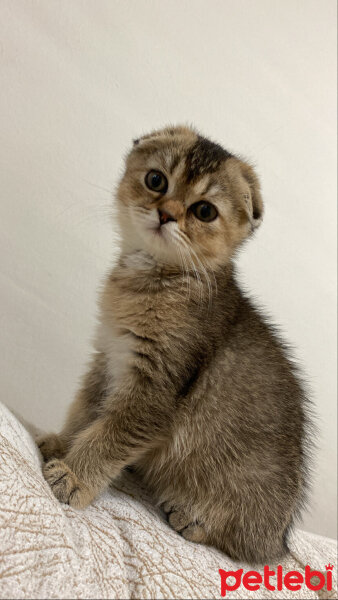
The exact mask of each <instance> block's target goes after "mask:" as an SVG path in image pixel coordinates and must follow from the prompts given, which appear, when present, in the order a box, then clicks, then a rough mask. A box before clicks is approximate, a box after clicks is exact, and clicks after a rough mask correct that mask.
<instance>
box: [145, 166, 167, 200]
mask: <svg viewBox="0 0 338 600" xmlns="http://www.w3.org/2000/svg"><path fill="white" fill-rule="evenodd" d="M145 184H146V186H147V187H148V188H149V189H150V190H152V191H153V192H159V193H161V194H165V193H166V191H167V189H168V180H167V178H166V177H165V175H163V173H161V171H149V173H147V175H146V177H145Z"/></svg>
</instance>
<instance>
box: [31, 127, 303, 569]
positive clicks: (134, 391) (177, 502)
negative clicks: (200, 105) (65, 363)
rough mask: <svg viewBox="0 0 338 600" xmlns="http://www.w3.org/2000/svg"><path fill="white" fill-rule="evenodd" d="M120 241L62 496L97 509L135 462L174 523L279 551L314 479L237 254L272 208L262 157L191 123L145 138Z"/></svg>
mask: <svg viewBox="0 0 338 600" xmlns="http://www.w3.org/2000/svg"><path fill="white" fill-rule="evenodd" d="M117 204H118V221H119V226H120V230H121V234H122V246H121V253H120V258H119V261H118V263H117V265H116V266H115V267H114V269H113V270H112V272H111V273H110V275H109V277H108V278H107V281H106V283H105V288H104V291H103V293H102V297H101V300H100V326H99V330H98V335H97V340H96V347H95V354H94V356H93V359H92V363H91V366H90V369H89V371H88V374H87V375H86V377H85V378H84V381H83V385H82V388H81V389H80V391H79V393H78V396H77V398H76V399H75V402H74V404H73V405H72V407H71V409H70V412H69V415H68V419H67V421H66V425H65V427H64V429H63V430H62V432H61V433H60V435H58V436H57V435H50V436H48V437H47V438H45V439H42V440H40V442H39V447H40V449H41V452H42V454H43V456H44V459H45V461H47V462H46V464H45V465H44V475H45V478H46V480H47V481H48V482H49V484H50V486H51V488H52V490H53V493H54V494H55V496H56V497H57V498H58V499H59V500H60V501H61V502H66V503H68V504H70V505H71V506H73V507H76V508H83V507H85V506H87V505H88V504H89V503H90V502H92V501H93V500H94V498H95V497H96V496H97V495H98V494H100V492H102V490H104V489H105V488H106V487H107V486H108V484H109V482H110V481H111V479H112V478H114V477H116V476H117V475H118V474H119V473H120V472H121V470H122V469H123V468H125V467H126V466H128V465H129V466H131V465H133V468H134V469H135V470H136V471H137V472H138V474H139V475H140V476H141V477H142V480H143V481H144V483H145V484H146V486H147V487H148V489H149V490H150V491H151V493H152V495H153V497H154V499H155V501H156V502H157V503H158V504H161V505H162V506H163V507H164V510H165V511H166V512H167V513H168V515H169V516H168V519H169V523H170V525H171V526H172V527H173V528H174V529H175V530H176V531H178V532H180V533H181V534H182V536H183V537H184V538H185V539H187V540H191V541H195V542H203V543H206V544H211V545H214V546H216V547H217V548H219V549H220V550H223V551H224V552H226V553H227V554H229V555H230V556H231V557H233V558H234V559H244V560H247V561H251V562H264V561H267V560H269V561H271V560H273V559H275V558H277V557H279V556H280V555H281V554H282V553H283V552H284V551H285V549H286V539H287V533H288V530H289V529H290V526H291V524H292V522H293V518H294V515H295V514H296V513H297V512H298V509H299V506H300V504H301V502H302V499H303V491H304V473H305V471H304V438H305V433H306V430H307V418H306V411H305V406H306V398H305V393H304V391H303V389H302V386H301V384H300V381H299V378H298V376H297V373H296V371H295V368H294V366H293V363H292V362H290V360H289V359H288V357H287V354H286V350H285V347H284V346H283V344H282V343H281V342H280V340H279V339H278V337H277V336H276V334H275V332H274V330H273V329H272V328H271V327H270V326H269V325H268V324H267V322H266V321H265V319H264V318H262V316H261V315H260V314H259V312H258V310H257V309H256V308H255V307H253V306H252V304H251V302H250V300H248V298H247V297H246V296H244V295H243V293H242V292H241V291H240V289H239V288H238V285H237V283H236V281H235V279H234V275H233V264H232V257H233V256H234V252H235V250H236V249H237V248H238V246H239V245H240V244H241V243H242V242H243V241H244V240H245V239H246V238H247V237H248V236H250V234H251V233H252V232H253V231H254V230H255V229H256V228H257V227H258V225H259V224H260V222H261V219H262V214H263V204H262V198H261V193H260V186H259V182H258V179H257V176H256V175H255V173H254V171H253V169H252V168H251V167H250V166H249V165H248V164H246V163H245V162H243V161H242V160H239V159H238V158H237V157H236V156H234V155H232V154H230V153H229V152H227V151H226V150H224V149H223V148H222V147H221V146H219V145H218V144H214V143H213V142H211V141H209V140H207V139H205V138H203V137H201V136H200V135H198V134H197V133H196V132H195V131H194V130H192V129H190V128H187V127H173V128H167V129H163V130H161V131H155V132H153V133H151V134H149V135H146V136H144V137H142V138H140V139H139V140H136V141H135V142H134V146H133V148H132V149H131V151H130V153H129V155H128V157H127V159H126V170H125V173H124V175H123V177H122V180H121V182H120V185H119V188H118V192H117Z"/></svg>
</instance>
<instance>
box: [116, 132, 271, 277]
mask: <svg viewBox="0 0 338 600" xmlns="http://www.w3.org/2000/svg"><path fill="white" fill-rule="evenodd" d="M118 201H119V221H120V226H121V230H122V238H123V244H124V247H125V249H128V250H136V249H139V250H145V251H146V252H148V253H149V254H151V255H152V256H153V257H154V259H155V260H158V261H161V262H164V263H166V264H169V265H176V266H180V267H182V268H183V269H184V268H188V267H189V268H190V267H191V268H194V267H195V268H196V267H197V268H198V267H199V266H204V267H208V268H212V269H215V268H217V267H218V266H221V265H224V264H226V263H227V261H228V260H229V258H230V257H231V255H232V254H233V252H234V250H235V249H236V247H237V246H238V245H239V244H240V243H241V242H242V241H243V240H244V239H245V238H246V237H247V236H248V235H249V234H250V233H251V232H252V231H253V229H254V228H256V227H257V225H258V224H259V223H260V220H261V217H262V212H263V205H262V200H261V195H260V190H259V183H258V180H257V177H256V175H255V173H254V171H253V169H252V168H251V167H250V166H249V165H247V164H246V163H244V162H242V161H240V160H239V159H238V158H236V157H235V156H233V155H232V154H230V153H229V152H227V151H226V150H224V149H223V148H222V147H221V146H219V145H218V144H214V143H213V142H211V141H209V140H208V139H206V138H203V137H201V136H199V135H198V134H197V133H196V132H195V131H194V130H192V129H190V128H186V127H173V128H167V129H163V130H160V131H155V132H153V133H151V134H149V135H146V136H144V137H142V138H140V139H139V140H136V141H135V142H134V146H133V148H132V150H131V152H130V154H129V155H128V157H127V160H126V170H125V174H124V176H123V178H122V180H121V182H120V186H119V189H118Z"/></svg>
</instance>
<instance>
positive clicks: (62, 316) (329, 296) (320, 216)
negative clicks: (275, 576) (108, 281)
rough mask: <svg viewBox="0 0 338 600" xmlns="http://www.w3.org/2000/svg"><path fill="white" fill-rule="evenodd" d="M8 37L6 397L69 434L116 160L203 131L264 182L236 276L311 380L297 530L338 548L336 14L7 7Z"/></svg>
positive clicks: (141, 0) (324, 2)
mask: <svg viewBox="0 0 338 600" xmlns="http://www.w3.org/2000/svg"><path fill="white" fill-rule="evenodd" d="M0 22H1V26H0V27H1V38H0V40H1V41H0V90H1V92H0V110H1V140H0V141H1V143H0V164H1V170H0V178H1V207H0V282H1V354H0V369H1V395H2V400H3V401H4V402H5V403H6V404H7V405H8V406H9V407H12V408H13V409H15V410H16V411H18V412H19V413H20V414H21V415H23V416H24V417H25V418H26V419H28V420H30V421H32V422H34V423H35V424H36V425H38V426H41V427H43V428H45V429H52V430H57V429H58V428H59V427H60V426H61V424H62V421H63V418H64V415H65V412H66V409H67V407H68V405H69V403H70V402H71V400H72V398H73V395H74V392H75V390H76V388H77V385H78V380H79V377H80V375H81V374H82V373H83V370H84V367H85V363H86V361H87V359H88V355H89V352H90V339H91V335H92V333H93V330H94V325H95V311H96V297H97V289H98V285H99V283H100V281H101V280H102V277H103V275H104V273H105V272H106V271H107V269H108V268H109V265H110V264H111V261H112V257H113V255H114V253H116V249H117V247H118V242H117V238H116V235H113V233H112V230H113V228H112V227H111V218H110V214H111V205H112V200H111V196H112V190H113V188H114V185H115V184H116V181H117V180H118V177H119V175H120V173H121V168H122V156H123V154H124V153H125V152H126V150H127V149H128V147H129V144H130V140H131V139H132V138H134V137H136V136H139V135H140V134H142V133H145V132H148V131H149V130H151V129H153V128H156V127H160V126H163V125H165V124H168V123H193V124H195V125H196V126H197V127H198V128H199V129H200V130H201V131H202V133H204V134H206V135H208V136H210V137H212V138H213V139H215V140H217V141H219V142H221V143H223V144H224V146H225V147H226V148H227V149H228V150H231V151H233V152H235V153H236V152H237V153H239V154H241V155H242V156H244V157H247V158H248V159H249V160H251V161H252V162H253V163H254V164H255V165H256V168H257V171H258V173H259V175H260V177H261V180H262V186H263V193H264V198H265V203H266V214H265V220H264V223H263V225H262V227H261V229H260V230H259V232H258V233H257V236H256V238H255V239H254V240H253V241H251V242H250V244H248V245H247V246H246V248H245V250H244V251H243V252H242V254H241V256H240V259H239V261H238V268H239V274H240V279H241V281H242V282H244V283H245V286H246V287H247V288H248V289H249V290H251V292H252V293H253V295H254V296H255V297H256V298H257V301H258V302H259V303H260V304H261V305H262V306H265V307H267V309H268V312H269V313H270V314H271V316H272V317H273V319H274V320H275V321H276V322H277V323H279V324H280V325H281V329H282V331H283V332H285V335H286V337H287V339H288V340H289V341H290V342H291V343H292V344H293V346H294V348H295V353H296V356H297V357H298V359H299V361H300V364H301V365H302V367H303V368H304V372H305V374H306V376H307V380H308V382H309V385H310V387H311V390H312V396H313V400H314V404H315V410H316V414H317V417H316V422H317V424H318V426H319V431H320V435H319V437H318V439H317V444H318V450H317V452H316V455H315V456H316V460H315V463H314V486H313V492H312V496H311V502H310V511H309V513H308V514H307V515H306V517H305V521H304V525H303V527H304V528H306V529H308V530H310V531H314V532H317V533H322V534H326V535H328V536H331V537H336V375H335V372H336V308H335V307H336V263H335V261H336V252H335V247H336V246H335V244H336V235H335V234H336V180H335V170H336V146H335V141H336V2H335V0H315V1H314V0H189V1H184V0H95V1H94V0H71V1H69V0H34V1H30V0H0ZM313 443H314V438H312V440H311V445H313Z"/></svg>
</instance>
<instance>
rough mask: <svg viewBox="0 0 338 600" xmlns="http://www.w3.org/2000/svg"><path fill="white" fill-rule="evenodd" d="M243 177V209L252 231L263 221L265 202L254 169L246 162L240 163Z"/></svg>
mask: <svg viewBox="0 0 338 600" xmlns="http://www.w3.org/2000/svg"><path fill="white" fill-rule="evenodd" d="M240 171H241V175H242V178H243V180H242V185H241V188H242V190H241V196H242V202H243V208H244V211H245V212H246V214H247V216H248V219H249V221H250V224H251V228H252V229H256V228H257V227H258V226H259V225H260V224H261V222H262V219H263V212H264V207H263V200H262V195H261V186H260V183H259V179H258V177H257V175H256V173H255V171H254V169H253V168H252V167H251V166H250V165H248V164H247V163H245V162H242V161H240Z"/></svg>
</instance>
